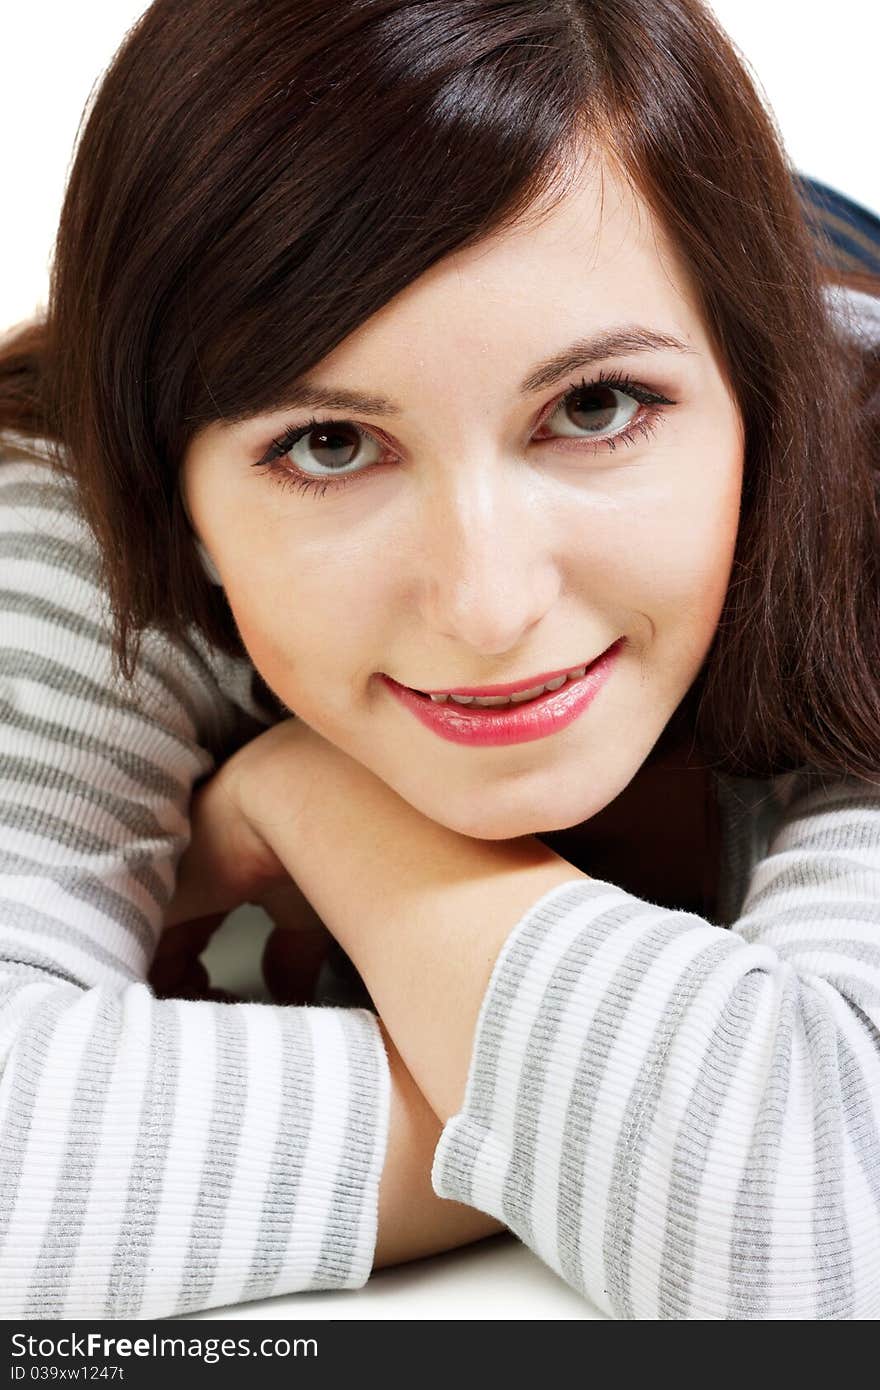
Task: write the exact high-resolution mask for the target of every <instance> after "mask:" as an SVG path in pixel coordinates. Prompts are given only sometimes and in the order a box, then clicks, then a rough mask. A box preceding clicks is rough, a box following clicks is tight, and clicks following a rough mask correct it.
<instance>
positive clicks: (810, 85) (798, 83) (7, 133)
mask: <svg viewBox="0 0 880 1390" xmlns="http://www.w3.org/2000/svg"><path fill="white" fill-rule="evenodd" d="M145 8H146V6H145V5H144V4H143V2H142V0H79V3H76V2H75V0H27V3H24V4H21V3H14V0H7V3H6V4H5V5H3V6H2V7H0V12H2V18H0V54H2V55H3V56H2V67H0V78H2V80H0V178H2V190H3V197H2V208H3V215H2V227H3V232H2V251H3V254H2V257H0V333H2V332H3V331H4V329H6V328H8V327H10V326H11V325H13V324H14V323H17V322H18V321H19V320H21V319H25V318H29V317H31V316H32V315H33V313H34V312H35V310H36V308H37V306H38V305H40V304H44V303H45V299H46V295H47V293H48V265H49V258H50V255H51V248H52V240H53V236H54V231H55V225H56V222H57V218H58V211H59V208H60V205H61V197H62V193H63V189H64V182H65V178H66V173H67V168H68V164H69V161H70V157H71V154H72V151H73V145H74V141H75V138H76V133H77V128H78V125H79V120H80V116H81V114H82V111H83V108H84V106H85V103H86V101H87V99H88V96H89V93H90V91H91V89H92V86H93V84H94V83H95V82H96V81H97V80H98V78H99V77H100V74H101V73H102V72H103V70H104V68H105V67H106V66H107V64H108V63H109V62H110V60H111V58H112V56H113V53H114V52H115V50H116V48H117V47H118V45H119V43H120V42H121V40H122V38H123V36H124V34H125V32H126V30H127V29H128V28H129V26H130V25H131V24H133V23H134V21H135V19H137V18H138V16H139V15H141V14H142V13H143V11H144V9H145ZM712 8H713V9H714V10H715V12H716V14H717V15H718V17H719V18H720V20H721V22H722V24H723V25H724V26H725V28H726V29H727V31H728V33H729V34H730V36H731V37H732V38H733V40H734V42H735V43H736V44H737V46H738V47H739V49H740V52H741V53H742V54H743V56H744V57H745V58H746V61H747V62H748V63H749V65H750V67H751V69H752V72H753V74H754V75H755V76H756V77H757V80H758V82H759V85H760V86H761V87H762V89H763V91H764V93H765V95H766V97H767V100H768V103H769V105H770V106H771V108H772V110H773V111H774V113H775V115H776V119H777V121H778V124H779V128H780V130H781V132H782V137H783V140H784V142H785V144H786V146H787V148H788V150H789V152H790V154H791V157H792V159H793V161H794V163H795V166H796V167H797V168H798V169H799V170H800V171H801V172H802V173H806V174H812V175H813V176H814V177H816V178H819V179H821V180H822V181H823V182H825V183H830V184H832V185H834V186H835V187H837V188H839V189H840V190H841V191H842V192H844V193H848V194H849V195H850V197H853V198H855V199H856V200H857V201H859V202H862V203H865V204H866V205H867V206H868V207H871V208H872V209H873V210H875V211H878V210H880V161H878V159H877V157H876V137H877V128H878V122H877V99H876V84H877V75H878V60H877V52H878V49H877V38H878V35H880V21H878V18H877V16H878V14H880V6H878V5H877V4H876V0H836V3H835V4H834V5H833V6H826V5H821V6H820V5H816V4H812V3H809V0H715V3H714V5H713V6H712Z"/></svg>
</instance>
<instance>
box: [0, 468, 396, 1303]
mask: <svg viewBox="0 0 880 1390" xmlns="http://www.w3.org/2000/svg"><path fill="white" fill-rule="evenodd" d="M0 554H2V580H0V779H2V781H0V827H2V831H0V834H2V838H0V1316H3V1317H6V1318H13V1317H15V1318H85V1317H103V1318H146V1317H165V1316H170V1315H172V1314H181V1313H186V1312H190V1311H195V1310H197V1309H204V1308H210V1307H216V1306H220V1305H223V1304H230V1303H239V1302H243V1301H246V1300H248V1299H257V1298H264V1297H267V1296H269V1295H272V1294H279V1293H286V1292H291V1291H295V1290H303V1289H333V1288H340V1289H343V1288H358V1287H360V1286H361V1285H362V1284H363V1283H364V1282H365V1281H366V1280H367V1278H368V1277H369V1274H370V1270H371V1268H372V1263H373V1255H374V1250H375V1242H376V1221H377V1200H378V1185H379V1179H380V1177H381V1172H382V1166H383V1163H384V1156H385V1146H386V1140H387V1129H388V1113H389V1098H390V1075H389V1070H388V1061H387V1057H386V1054H385V1048H384V1044H383V1042H382V1037H381V1034H380V1032H379V1028H378V1024H377V1022H376V1018H375V1016H374V1015H373V1014H372V1013H371V1012H369V1011H368V1010H367V1009H362V1008H361V1009H357V1008H326V1007H303V1008H290V1007H284V1006H282V1005H273V1004H268V1003H266V1004H263V1003H247V1004H225V1003H212V1002H207V1001H186V1000H179V999H164V1000H159V999H157V998H156V997H155V996H154V994H153V992H152V990H151V988H150V986H149V985H148V984H147V983H146V977H147V973H148V971H149V968H150V964H151V962H152V958H153V955H154V952H155V947H156V943H157V941H158V939H159V935H160V932H161V927H162V922H163V915H164V910H165V907H166V906H167V903H168V902H169V901H170V898H171V896H172V894H173V889H174V881H175V871H176V866H177V862H178V860H179V858H180V856H181V854H182V853H183V851H184V849H185V848H186V845H187V844H188V843H189V834H190V826H189V817H188V807H189V800H190V796H191V792H192V787H193V783H194V781H195V780H196V779H197V778H200V777H202V776H203V775H204V774H205V773H207V772H210V771H211V770H212V768H213V767H214V766H215V765H216V761H217V758H218V755H220V754H222V753H224V752H225V753H227V754H228V753H229V752H231V751H232V750H233V748H234V747H235V746H237V745H238V744H240V742H241V741H242V740H243V737H244V736H245V734H249V735H250V736H253V734H254V733H256V732H259V730H260V728H261V726H264V725H266V724H268V722H270V721H269V720H268V719H267V718H266V717H265V716H264V715H262V713H261V711H260V708H259V706H258V704H257V703H256V702H255V700H254V699H253V696H252V693H251V689H252V681H251V675H252V668H250V667H248V666H247V663H243V662H236V661H235V660H233V659H231V658H228V657H226V656H224V655H222V654H220V653H214V654H213V655H212V654H211V653H210V651H207V652H206V650H205V649H204V647H202V648H201V649H200V647H199V644H198V643H197V642H195V641H194V642H193V644H192V645H191V646H190V645H189V644H181V645H172V644H171V643H170V642H168V641H167V640H165V639H163V638H161V637H159V636H157V635H156V634H155V633H152V632H150V633H147V634H145V637H146V644H145V647H144V649H143V651H144V654H143V656H142V658H141V660H140V663H139V673H138V678H137V681H136V683H135V684H134V685H133V686H132V687H126V686H125V685H122V686H121V687H120V686H118V685H117V686H115V687H113V686H111V672H110V645H109V635H110V617H109V612H108V606H107V604H106V600H105V597H104V595H103V593H102V592H101V590H100V589H99V587H98V585H97V581H96V572H97V557H96V552H95V549H94V542H93V541H92V539H91V535H90V533H89V532H88V531H87V530H86V529H85V527H84V526H83V524H82V522H81V520H80V518H79V517H78V516H76V515H75V512H74V505H73V497H72V493H71V491H70V486H69V483H68V482H67V480H65V479H61V478H60V477H59V475H58V474H57V473H53V472H52V471H51V470H50V469H49V468H48V467H47V466H46V465H45V463H41V462H38V461H35V460H33V459H31V460H27V459H25V458H23V457H21V456H20V455H18V454H16V453H14V452H13V451H12V450H11V449H8V448H7V449H4V450H3V453H2V463H0ZM206 658H209V659H206ZM212 750H213V751H212Z"/></svg>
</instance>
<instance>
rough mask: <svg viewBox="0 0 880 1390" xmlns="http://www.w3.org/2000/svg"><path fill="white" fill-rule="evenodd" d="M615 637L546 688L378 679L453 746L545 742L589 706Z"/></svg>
mask: <svg viewBox="0 0 880 1390" xmlns="http://www.w3.org/2000/svg"><path fill="white" fill-rule="evenodd" d="M625 643H626V639H625V638H623V637H619V638H618V639H617V641H616V642H613V643H612V644H611V646H610V647H608V648H607V649H606V650H605V651H604V652H602V654H601V655H600V656H598V657H597V658H596V659H595V661H592V662H590V663H589V664H588V665H586V666H583V667H574V668H573V669H572V670H570V671H569V672H560V673H559V675H558V676H556V677H554V678H553V680H551V681H549V682H547V683H546V684H545V685H540V686H537V687H530V688H529V689H526V690H522V691H519V692H517V695H518V698H514V697H513V696H511V695H506V694H505V695H500V696H499V695H489V696H476V695H473V694H471V695H462V694H459V693H455V694H453V693H452V692H427V693H426V692H424V691H419V690H413V689H411V688H410V686H407V685H401V684H400V682H399V681H395V680H393V679H392V677H391V676H386V675H383V676H382V680H383V682H384V683H385V685H386V687H387V688H388V689H389V690H390V691H391V693H392V694H393V695H394V696H395V697H396V699H397V700H398V701H399V702H400V703H401V704H402V705H403V706H404V707H405V708H406V709H408V710H409V711H410V712H411V713H412V714H413V715H415V717H416V718H417V719H418V720H419V722H420V723H421V724H423V725H424V726H425V727H426V728H428V729H431V730H432V732H434V733H436V734H438V735H439V736H440V737H441V738H445V739H448V740H449V741H451V742H453V743H469V744H471V745H476V746H479V747H488V746H497V745H500V744H508V743H525V742H528V741H530V740H532V739H538V738H546V737H547V735H548V734H553V733H558V732H559V731H560V730H561V729H564V728H566V727H567V726H568V725H569V724H571V723H572V722H573V721H574V720H575V719H576V718H577V717H578V715H580V714H582V713H583V712H584V710H586V709H587V707H588V706H589V705H590V704H591V703H592V701H593V699H594V698H595V696H596V695H597V694H598V693H599V691H600V690H601V688H602V686H603V685H604V684H605V682H606V680H607V679H608V677H609V676H610V675H611V672H612V669H613V668H614V666H615V665H616V662H617V658H618V656H619V655H620V652H621V651H622V649H623V647H624V645H625ZM536 692H537V693H536Z"/></svg>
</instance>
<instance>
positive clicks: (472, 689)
mask: <svg viewBox="0 0 880 1390" xmlns="http://www.w3.org/2000/svg"><path fill="white" fill-rule="evenodd" d="M606 651H607V648H606ZM602 655H604V653H603V652H600V653H599V656H602ZM599 656H594V657H591V658H590V660H589V661H574V662H572V664H571V665H570V666H559V667H557V669H556V670H555V671H545V672H544V673H543V674H542V675H539V676H529V678H528V680H524V681H512V682H511V683H510V684H509V685H456V686H454V687H453V688H452V689H451V690H422V688H421V686H412V687H411V689H413V690H416V689H418V690H421V693H422V694H423V695H516V694H518V692H519V691H520V690H531V689H532V687H533V686H536V685H546V684H547V682H548V681H552V680H555V679H556V677H557V676H564V675H567V674H568V672H569V671H577V670H578V669H579V668H580V667H581V666H592V664H593V662H594V661H598V660H599Z"/></svg>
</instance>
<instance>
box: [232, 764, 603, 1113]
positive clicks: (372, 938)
mask: <svg viewBox="0 0 880 1390" xmlns="http://www.w3.org/2000/svg"><path fill="white" fill-rule="evenodd" d="M312 757H314V758H316V762H315V763H314V764H313V766H312V767H309V766H307V765H306V762H304V761H303V760H304V759H305V760H308V759H309V758H312ZM289 761H290V768H289V777H290V783H289V785H290V787H291V788H299V789H301V788H302V787H303V785H304V784H307V785H308V791H307V793H306V794H305V795H303V793H302V791H301V790H300V791H298V792H297V793H294V792H293V791H292V790H291V793H290V797H291V803H292V802H293V800H294V799H295V800H296V810H295V813H293V814H290V815H289V816H280V817H278V816H276V817H273V818H272V819H271V820H269V819H266V818H265V815H264V818H263V819H262V820H260V821H259V822H258V824H259V828H260V830H261V832H263V833H265V834H267V835H268V836H269V837H270V843H271V845H272V848H273V850H274V851H275V852H276V853H277V854H278V856H279V858H280V859H281V860H282V862H284V863H285V865H286V866H287V867H288V869H289V872H290V873H291V875H292V876H293V877H294V878H296V880H297V882H298V883H299V884H300V886H301V888H302V890H303V892H304V893H305V894H306V896H307V897H308V899H309V901H310V902H311V903H312V905H313V906H314V908H315V910H316V912H317V913H318V914H319V916H320V918H321V919H322V920H323V921H324V922H325V923H326V924H327V927H328V928H329V930H330V931H332V933H333V935H334V936H335V937H336V938H337V940H338V941H339V942H340V944H341V945H342V947H343V949H344V950H345V951H346V953H347V954H348V956H349V957H350V959H351V960H352V961H353V962H354V964H355V966H356V967H357V969H358V971H359V972H360V975H361V977H362V979H363V981H364V983H365V985H366V987H367V989H368V990H369V992H370V996H371V998H372V999H373V1002H374V1004H375V1006H376V1009H377V1011H378V1013H379V1015H380V1016H381V1018H382V1019H383V1020H384V1023H385V1025H386V1026H387V1028H388V1030H389V1032H390V1034H391V1036H392V1037H393V1039H394V1041H395V1043H396V1045H397V1047H398V1048H399V1050H400V1053H401V1055H402V1057H403V1059H404V1061H405V1063H406V1066H407V1068H408V1069H409V1071H410V1072H411V1073H412V1076H413V1078H414V1080H415V1083H416V1085H417V1086H418V1088H419V1090H420V1091H421V1092H422V1093H423V1095H424V1096H425V1098H426V1100H427V1102H428V1104H429V1106H430V1107H431V1109H432V1110H433V1111H434V1113H435V1114H436V1116H437V1117H438V1119H439V1121H440V1122H441V1124H442V1123H445V1121H446V1120H447V1119H448V1118H449V1116H450V1115H453V1114H455V1113H456V1112H457V1111H458V1110H459V1109H460V1107H461V1103H462V1101H463V1098H464V1088H465V1082H466V1079H467V1072H468V1067H469V1063H470V1057H471V1051H472V1045H473V1039H474V1034H475V1031H476V1022H477V1017H478V1014H479V1009H480V1005H481V1002H482V999H483V996H484V994H485V991H486V987H487V985H488V982H489V978H490V975H491V972H492V968H493V966H494V964H495V961H496V958H497V955H498V952H499V950H500V949H501V946H502V945H503V943H504V941H505V939H506V938H507V936H508V934H509V933H510V931H511V930H512V929H513V927H514V926H515V925H516V923H517V922H518V921H519V920H520V918H521V917H522V915H523V914H524V913H525V912H526V911H527V910H528V908H529V907H530V906H531V905H532V904H533V903H535V902H536V901H537V899H538V898H540V897H541V896H542V895H543V894H544V893H546V892H547V891H548V890H549V889H550V888H552V887H555V886H556V885H557V884H559V883H563V882H566V881H570V880H572V879H576V878H586V877H587V875H585V874H582V873H580V871H579V870H577V869H575V868H574V867H573V866H572V865H571V864H569V863H568V861H567V860H565V859H563V858H562V857H561V856H560V855H558V854H555V853H554V852H553V851H552V850H550V849H549V848H548V847H547V846H545V845H544V844H542V843H541V841H540V840H537V839H535V838H534V837H532V836H523V837H521V838H518V839H515V840H503V841H484V840H477V839H473V838H471V837H470V836H466V835H460V834H458V833H456V832H454V831H452V830H448V829H447V828H446V827H443V826H439V825H437V823H436V822H434V821H432V820H430V819H429V818H428V817H426V816H423V815H421V814H420V813H419V812H417V811H415V810H414V809H413V807H412V806H410V805H409V804H408V803H406V802H405V801H403V799H402V798H400V797H398V796H397V795H396V793H394V792H393V791H392V790H391V789H390V788H389V787H388V786H386V785H385V783H383V782H381V781H380V780H379V779H378V778H376V777H375V776H374V775H373V774H372V773H370V772H369V771H368V770H367V769H366V768H363V767H360V766H359V765H358V764H355V763H353V762H352V760H351V759H349V758H347V757H345V756H344V755H337V754H336V753H335V752H334V750H333V749H330V748H327V747H324V748H318V749H317V750H315V749H313V747H312V746H310V745H308V744H307V743H306V744H305V746H301V747H299V748H297V750H296V756H295V758H291V759H290V760H289ZM272 771H273V773H274V775H275V776H276V777H277V779H278V780H277V782H276V783H275V787H274V792H273V793H272V801H271V804H272V805H274V806H275V807H278V806H284V805H285V787H284V773H283V770H282V769H280V768H278V767H277V766H276V767H274V768H273V769H272ZM263 791H264V793H266V792H267V791H268V788H267V787H266V786H264V787H263ZM365 826H366V827H368V828H369V829H368V832H367V833H365Z"/></svg>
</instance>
